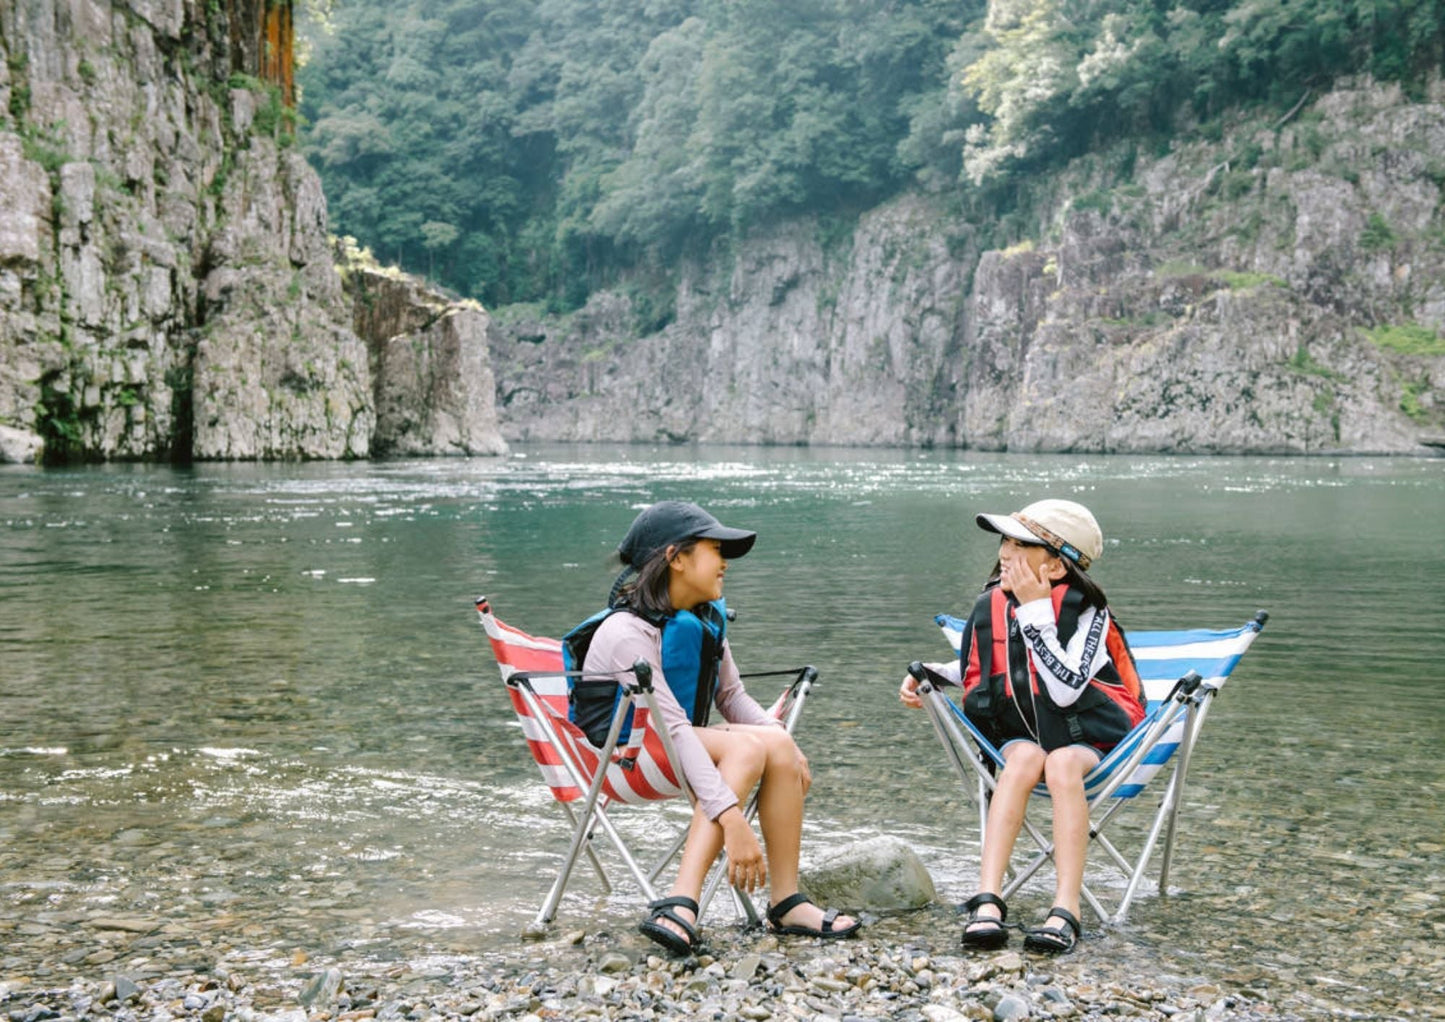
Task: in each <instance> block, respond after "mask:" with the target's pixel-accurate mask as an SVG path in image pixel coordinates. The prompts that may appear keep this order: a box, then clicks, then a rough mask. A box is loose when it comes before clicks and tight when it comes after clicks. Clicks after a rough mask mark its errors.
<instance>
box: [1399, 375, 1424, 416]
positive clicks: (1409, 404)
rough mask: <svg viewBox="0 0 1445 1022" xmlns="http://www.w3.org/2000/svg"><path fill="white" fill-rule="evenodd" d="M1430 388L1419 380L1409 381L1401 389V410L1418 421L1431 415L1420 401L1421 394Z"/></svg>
mask: <svg viewBox="0 0 1445 1022" xmlns="http://www.w3.org/2000/svg"><path fill="white" fill-rule="evenodd" d="M1428 389H1429V388H1428V387H1427V386H1426V385H1425V384H1423V383H1420V382H1419V381H1415V380H1412V381H1409V382H1407V383H1406V384H1405V386H1404V387H1403V388H1402V389H1401V391H1400V411H1402V412H1404V413H1405V414H1406V415H1408V416H1409V417H1410V418H1412V419H1414V420H1415V421H1416V422H1423V421H1425V420H1426V419H1428V418H1429V417H1430V415H1429V413H1428V412H1427V411H1426V410H1425V406H1424V404H1423V403H1421V401H1420V395H1421V394H1423V393H1425V391H1426V390H1428Z"/></svg>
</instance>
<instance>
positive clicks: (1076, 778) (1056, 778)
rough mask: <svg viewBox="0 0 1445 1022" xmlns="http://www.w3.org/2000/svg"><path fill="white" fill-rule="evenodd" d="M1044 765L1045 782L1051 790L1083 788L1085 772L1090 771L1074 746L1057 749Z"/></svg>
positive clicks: (1063, 790) (1060, 790) (1066, 790)
mask: <svg viewBox="0 0 1445 1022" xmlns="http://www.w3.org/2000/svg"><path fill="white" fill-rule="evenodd" d="M1043 766H1044V784H1046V785H1047V786H1048V789H1049V791H1050V792H1056V791H1057V792H1068V791H1075V790H1078V791H1082V790H1083V788H1084V774H1086V773H1088V767H1087V766H1086V761H1085V760H1084V759H1082V758H1081V757H1079V756H1078V755H1077V754H1076V750H1075V749H1074V748H1073V747H1069V748H1065V749H1055V750H1054V751H1053V752H1051V753H1049V755H1048V758H1047V759H1045V760H1044V765H1043Z"/></svg>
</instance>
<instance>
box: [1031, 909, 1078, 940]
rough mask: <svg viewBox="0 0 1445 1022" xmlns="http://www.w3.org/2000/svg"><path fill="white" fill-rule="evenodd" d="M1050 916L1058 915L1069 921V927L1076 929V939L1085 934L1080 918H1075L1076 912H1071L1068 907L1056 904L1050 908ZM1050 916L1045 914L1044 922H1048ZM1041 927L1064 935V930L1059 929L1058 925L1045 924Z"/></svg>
mask: <svg viewBox="0 0 1445 1022" xmlns="http://www.w3.org/2000/svg"><path fill="white" fill-rule="evenodd" d="M1049 916H1058V917H1059V918H1060V919H1062V920H1063V921H1064V922H1066V923H1068V924H1069V929H1071V930H1073V931H1074V939H1076V940H1077V939H1078V938H1080V937H1082V936H1083V935H1084V930H1083V927H1081V926H1080V925H1079V920H1078V919H1077V918H1075V916H1074V913H1072V912H1070V911H1069V910H1068V909H1066V908H1060V907H1059V906H1058V905H1055V906H1054V907H1053V908H1051V909H1049ZM1049 916H1044V922H1046V923H1047V922H1048V921H1049ZM1040 929H1043V930H1047V931H1049V932H1052V933H1057V934H1058V935H1059V936H1061V937H1062V936H1064V931H1063V930H1061V929H1059V928H1058V927H1057V926H1044V927H1040Z"/></svg>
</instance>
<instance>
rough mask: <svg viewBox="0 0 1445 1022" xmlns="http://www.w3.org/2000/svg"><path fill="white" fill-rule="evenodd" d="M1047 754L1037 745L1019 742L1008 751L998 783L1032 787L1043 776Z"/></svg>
mask: <svg viewBox="0 0 1445 1022" xmlns="http://www.w3.org/2000/svg"><path fill="white" fill-rule="evenodd" d="M1046 756H1047V754H1046V753H1045V752H1044V750H1043V749H1041V748H1039V747H1038V746H1037V745H1032V744H1024V743H1020V744H1018V745H1016V746H1014V747H1012V748H1010V749H1009V751H1008V758H1007V759H1005V760H1004V764H1003V772H1002V773H1001V774H999V779H998V782H999V784H1000V785H1021V786H1024V787H1029V788H1032V787H1033V786H1034V785H1035V784H1037V783H1038V782H1039V778H1040V777H1042V776H1043V773H1044V767H1045V765H1046V764H1047V762H1048V760H1047V758H1046Z"/></svg>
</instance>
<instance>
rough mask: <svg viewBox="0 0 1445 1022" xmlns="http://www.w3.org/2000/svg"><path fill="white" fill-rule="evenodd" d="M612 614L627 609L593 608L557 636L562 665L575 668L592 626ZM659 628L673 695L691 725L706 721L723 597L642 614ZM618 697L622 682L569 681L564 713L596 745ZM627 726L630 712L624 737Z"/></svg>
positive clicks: (723, 623) (722, 626) (724, 621)
mask: <svg viewBox="0 0 1445 1022" xmlns="http://www.w3.org/2000/svg"><path fill="white" fill-rule="evenodd" d="M616 613H624V614H626V613H632V612H631V611H627V610H623V609H621V608H618V607H609V608H607V609H606V610H601V611H598V612H597V613H596V614H593V615H592V616H591V617H589V618H588V619H587V620H586V621H583V622H582V623H581V624H580V625H578V626H577V627H576V628H574V629H572V630H571V631H570V632H568V633H567V634H566V635H564V636H562V664H563V666H564V667H565V668H566V669H567V670H569V671H576V670H581V669H582V667H583V665H584V664H586V663H587V651H588V649H590V648H591V646H592V638H593V636H594V635H596V634H597V629H598V627H600V626H601V624H602V622H603V621H605V620H607V619H608V618H609V617H611V616H612V615H613V614H616ZM644 620H646V621H648V622H649V623H650V624H654V625H656V626H657V627H658V629H659V630H660V631H661V639H662V674H663V677H664V678H666V679H667V687H668V689H669V690H670V691H671V692H672V695H673V698H674V699H676V700H677V702H678V705H680V706H681V707H682V709H683V712H684V713H686V714H687V715H688V717H689V719H690V720H691V722H692V724H693V726H695V727H705V726H706V725H707V720H708V714H709V713H711V712H712V705H713V699H714V697H715V695H716V693H717V680H718V668H719V666H720V665H721V664H722V655H723V640H725V639H726V638H727V629H728V618H727V602H726V601H724V600H712V601H710V602H708V603H703V604H699V605H698V606H697V607H695V608H693V609H692V610H678V611H674V612H673V613H672V614H670V615H668V616H666V617H659V618H652V617H644ZM621 698H622V686H621V685H618V684H613V685H603V684H599V683H597V682H592V681H589V682H587V683H586V684H584V685H580V686H579V685H577V684H576V683H575V680H574V683H573V684H572V686H571V694H570V695H569V697H568V711H567V715H568V717H569V718H571V720H572V722H573V723H574V724H576V725H577V726H578V727H580V728H581V729H582V730H583V731H584V732H585V733H586V735H587V739H588V741H590V742H591V743H592V744H593V745H597V746H600V745H602V743H603V742H605V741H606V740H607V729H608V728H609V727H610V726H611V724H612V716H613V714H614V713H616V711H617V703H618V701H619V700H620V699H621ZM631 726H632V713H631V711H628V715H627V719H626V720H624V721H623V722H622V735H623V737H624V738H625V737H626V735H627V731H628V729H629V728H630V727H631Z"/></svg>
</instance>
